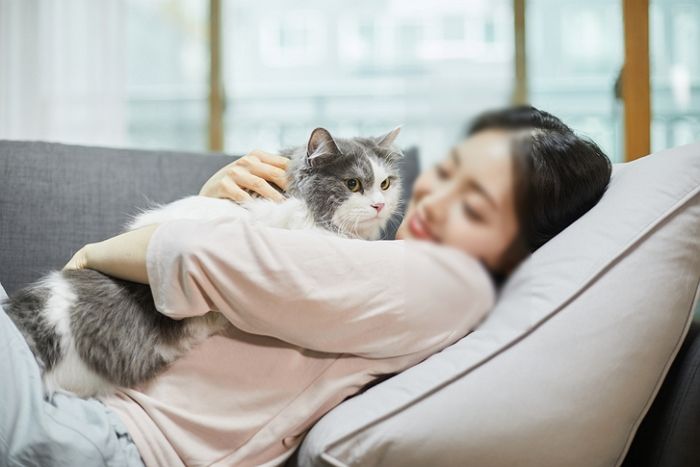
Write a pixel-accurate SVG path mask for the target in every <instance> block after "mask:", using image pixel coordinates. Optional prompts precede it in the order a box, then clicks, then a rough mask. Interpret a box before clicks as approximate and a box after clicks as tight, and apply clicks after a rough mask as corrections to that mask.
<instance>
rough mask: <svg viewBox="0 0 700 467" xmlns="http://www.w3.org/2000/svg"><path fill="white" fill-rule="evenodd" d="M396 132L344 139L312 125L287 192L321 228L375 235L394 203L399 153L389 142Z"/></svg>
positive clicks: (396, 202) (395, 207)
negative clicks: (307, 210)
mask: <svg viewBox="0 0 700 467" xmlns="http://www.w3.org/2000/svg"><path fill="white" fill-rule="evenodd" d="M398 134H399V129H398V128H397V129H395V130H393V131H391V132H389V133H387V134H386V135H382V136H380V137H377V138H360V137H356V138H348V139H343V138H333V137H332V136H331V134H330V133H329V132H328V131H327V130H325V129H323V128H317V129H316V130H314V131H313V133H312V134H311V137H310V138H309V142H308V144H307V147H306V154H305V155H301V154H300V155H298V157H296V158H295V163H294V164H293V165H292V167H291V174H290V175H291V177H290V193H292V194H294V195H295V196H298V197H301V198H303V199H304V200H305V201H306V203H307V205H308V206H309V208H310V210H311V212H312V214H313V216H314V219H315V221H316V222H317V223H319V224H320V225H321V226H322V227H324V228H327V229H330V230H333V231H338V232H340V233H343V234H345V235H349V236H352V237H358V238H365V239H376V238H379V236H380V234H381V231H382V229H384V228H385V227H386V226H387V224H388V222H390V221H391V220H392V216H394V215H395V214H396V213H397V210H398V207H399V201H400V195H401V179H400V178H399V168H398V163H399V161H400V160H401V158H402V157H403V155H402V153H401V152H400V151H399V150H398V149H397V148H395V147H394V146H393V144H392V143H393V142H394V140H395V139H396V137H397V136H398Z"/></svg>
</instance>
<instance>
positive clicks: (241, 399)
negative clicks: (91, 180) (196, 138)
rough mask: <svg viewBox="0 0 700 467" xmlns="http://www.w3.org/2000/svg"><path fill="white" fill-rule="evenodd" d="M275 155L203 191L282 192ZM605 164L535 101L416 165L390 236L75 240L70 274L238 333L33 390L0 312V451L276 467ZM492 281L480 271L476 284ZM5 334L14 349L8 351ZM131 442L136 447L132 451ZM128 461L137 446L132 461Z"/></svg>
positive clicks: (540, 229)
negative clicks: (100, 278) (211, 317)
mask: <svg viewBox="0 0 700 467" xmlns="http://www.w3.org/2000/svg"><path fill="white" fill-rule="evenodd" d="M284 167H285V161H284V159H282V158H278V157H276V156H272V155H268V154H264V153H260V152H255V153H252V154H251V155H248V156H246V157H245V158H243V159H241V160H239V161H237V162H234V163H233V164H231V165H230V166H228V167H225V168H224V169H222V170H221V171H219V172H218V173H217V174H215V175H214V176H213V177H212V178H211V179H210V180H209V181H208V182H207V183H206V184H205V186H204V187H203V188H202V193H201V194H203V195H207V196H221V197H229V198H232V199H234V200H238V201H243V200H244V199H246V197H247V196H249V195H248V194H247V192H246V191H245V190H244V189H251V190H253V191H256V192H258V193H259V194H261V195H262V196H268V197H270V198H276V199H277V198H278V197H279V195H278V193H277V192H276V191H275V190H273V189H272V188H271V187H270V186H268V185H267V184H265V183H261V181H262V180H267V181H271V182H275V183H276V184H277V185H279V186H281V187H284V185H285V181H284V176H283V174H284V170H283V169H284ZM610 173H611V164H610V161H609V160H608V158H607V157H606V156H605V154H603V152H602V151H601V150H600V149H599V148H598V147H597V146H596V145H595V144H594V143H592V142H590V141H588V140H585V139H582V138H580V137H578V136H576V135H575V134H574V133H573V132H572V131H571V130H570V129H569V128H568V127H567V126H566V125H564V124H563V123H562V122H561V121H559V120H558V119H557V118H555V117H553V116H551V115H549V114H547V113H546V112H542V111H539V110H537V109H534V108H532V107H518V108H512V109H504V110H499V111H494V112H489V113H486V114H483V115H482V116H480V117H479V118H477V120H476V121H475V122H474V123H473V125H472V127H471V129H470V131H469V136H468V137H467V138H466V139H465V140H464V141H463V142H461V143H460V144H458V145H457V146H455V147H454V148H453V150H452V151H450V154H449V155H448V157H447V158H445V160H443V161H442V162H441V163H440V164H439V165H438V166H436V167H434V168H431V169H429V170H428V171H426V172H424V173H423V174H421V175H420V177H419V178H418V179H417V181H416V183H415V185H414V187H413V194H412V197H411V200H410V203H409V205H408V208H407V212H406V215H405V217H404V219H403V222H402V223H401V225H400V227H399V229H398V232H397V239H399V240H403V241H378V242H366V241H361V240H350V239H341V238H335V237H328V236H319V235H316V234H312V233H310V232H304V231H286V230H279V229H270V228H263V227H256V226H254V225H250V224H247V223H245V222H241V221H236V222H233V221H228V220H225V219H217V220H214V221H210V222H204V223H202V222H193V221H186V220H183V221H173V222H168V223H165V224H162V225H153V226H148V227H144V228H142V229H138V230H135V231H131V232H127V233H124V234H122V235H119V236H117V237H114V238H111V239H108V240H105V241H103V242H99V243H95V244H90V245H87V246H86V247H84V248H83V249H81V250H80V251H79V252H78V253H76V254H75V256H74V257H73V258H72V259H71V261H70V262H69V263H68V264H67V265H66V268H92V269H97V270H99V271H102V272H104V273H106V274H110V275H113V276H116V277H120V278H123V279H128V280H132V281H137V282H141V283H149V284H150V285H151V288H152V291H153V296H154V299H155V302H156V306H157V308H158V310H159V311H160V312H162V313H164V314H166V315H168V316H171V317H173V318H176V319H177V318H184V317H187V316H195V315H200V314H204V313H206V312H208V311H209V310H215V311H218V312H221V313H223V314H224V315H225V316H226V317H227V318H228V319H229V320H230V321H231V322H232V323H233V324H234V325H235V326H236V327H235V328H232V330H231V332H230V333H228V334H227V335H224V336H214V337H212V338H210V339H208V340H207V341H205V342H204V343H203V344H202V345H201V346H199V347H197V348H195V349H193V350H192V351H191V352H190V353H189V354H187V355H186V356H184V357H183V358H181V359H180V360H178V361H177V362H175V363H174V364H173V365H172V366H171V367H170V368H169V369H168V370H167V371H165V372H164V373H162V374H161V375H159V376H158V377H157V378H155V379H154V380H153V381H151V382H149V383H148V384H145V385H142V386H141V387H139V388H133V389H124V390H123V391H120V392H119V393H118V394H117V396H115V397H110V398H106V399H104V400H102V401H97V400H94V399H91V400H82V399H79V398H76V397H73V396H71V395H66V394H60V393H59V394H56V395H55V396H54V397H53V398H52V399H50V400H43V399H42V395H41V392H42V390H41V385H40V383H39V373H38V369H37V368H36V364H35V363H34V361H33V359H32V358H31V355H30V354H29V350H28V348H27V347H26V345H24V342H23V341H22V339H21V336H20V334H19V333H18V332H17V330H16V329H15V328H14V327H13V326H12V324H11V323H10V322H9V319H7V317H6V316H5V315H4V313H2V314H0V319H1V320H2V321H0V324H1V326H0V330H2V333H3V335H2V336H0V342H3V345H5V347H6V348H5V349H4V351H5V353H6V354H9V358H6V359H5V360H4V361H3V363H2V365H3V366H2V367H0V371H2V372H3V373H5V374H10V375H12V377H13V378H14V380H15V381H17V382H18V384H16V385H15V386H13V387H4V388H3V389H2V391H4V393H3V394H0V396H2V399H3V401H12V403H10V404H6V405H5V406H4V408H3V409H1V410H4V412H3V413H2V417H1V418H0V423H2V424H3V425H2V426H0V448H2V449H3V450H5V451H7V453H8V455H7V456H3V457H4V458H7V459H9V460H10V461H13V462H16V463H18V464H20V465H79V464H82V465H91V462H95V463H100V464H106V465H142V461H145V464H146V465H148V466H153V465H168V466H175V465H210V464H213V463H216V464H217V465H278V464H279V463H281V462H283V461H284V460H285V459H286V458H287V457H288V456H289V455H290V454H291V453H292V452H293V450H294V448H295V447H296V446H297V445H298V444H299V443H300V442H301V440H302V438H303V435H304V434H305V433H306V432H307V431H308V429H309V428H310V427H311V426H312V425H313V423H314V422H315V421H316V420H318V418H320V417H321V416H322V415H323V414H324V413H326V412H327V411H328V410H330V409H331V408H332V407H333V406H335V405H337V404H338V403H339V402H341V401H342V400H344V399H345V398H347V397H349V396H351V395H353V394H355V393H356V392H357V391H358V390H360V389H361V388H362V387H363V386H365V385H366V384H368V383H370V382H372V381H374V380H376V378H377V377H378V376H380V375H386V374H391V373H395V372H398V371H402V370H404V369H406V368H408V367H410V366H412V365H415V364H416V363H418V362H420V361H422V360H424V359H425V358H427V357H428V356H429V355H431V354H433V353H435V352H437V351H439V350H441V349H442V348H444V347H446V346H448V345H450V344H452V343H453V342H455V341H456V340H458V339H460V338H461V337H462V336H464V335H465V334H467V333H468V332H469V331H470V330H471V329H473V328H474V326H476V325H477V324H478V323H479V322H480V321H481V320H482V319H483V318H484V316H485V314H486V313H487V312H488V310H489V309H490V308H491V307H492V305H493V303H494V300H495V295H496V294H495V292H496V289H495V288H494V284H493V282H492V281H491V279H492V278H493V279H495V282H496V283H497V284H498V283H500V282H502V281H503V280H504V278H505V277H507V276H508V274H510V273H511V272H512V271H513V269H514V268H515V267H517V265H518V264H519V263H520V262H522V260H523V259H525V258H526V257H527V256H528V255H529V254H531V253H532V252H533V251H535V250H536V249H537V248H539V247H540V246H541V245H543V244H544V243H545V242H547V241H548V240H549V239H550V238H552V237H553V236H554V235H556V234H557V233H558V232H560V231H561V230H562V229H564V228H565V227H566V226H567V225H569V224H570V223H571V222H573V221H574V220H575V219H577V218H578V217H579V216H580V215H582V214H583V213H585V212H586V211H587V210H588V209H590V208H591V207H592V206H593V205H594V204H595V203H596V202H597V201H598V199H599V198H600V197H601V195H602V194H603V192H604V190H605V188H606V186H607V183H608V181H609V178H610ZM489 275H490V276H491V277H489ZM8 342H11V343H12V345H9V344H8ZM134 442H135V444H134ZM139 454H140V455H139Z"/></svg>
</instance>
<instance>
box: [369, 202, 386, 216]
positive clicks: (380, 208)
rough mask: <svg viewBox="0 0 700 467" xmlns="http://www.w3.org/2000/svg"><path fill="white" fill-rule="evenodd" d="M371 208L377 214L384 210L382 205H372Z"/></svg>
mask: <svg viewBox="0 0 700 467" xmlns="http://www.w3.org/2000/svg"><path fill="white" fill-rule="evenodd" d="M372 207H373V208H374V209H376V210H377V214H379V213H380V212H382V209H384V203H374V204H372Z"/></svg>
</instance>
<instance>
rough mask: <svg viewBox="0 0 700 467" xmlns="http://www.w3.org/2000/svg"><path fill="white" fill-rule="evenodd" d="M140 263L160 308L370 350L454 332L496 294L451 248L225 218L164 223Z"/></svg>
mask: <svg viewBox="0 0 700 467" xmlns="http://www.w3.org/2000/svg"><path fill="white" fill-rule="evenodd" d="M147 270H148V277H149V282H150V284H151V289H152V291H153V297H154V300H155V304H156V307H157V309H158V310H159V311H160V312H161V313H163V314H165V315H167V316H170V317H172V318H175V319H181V318H186V317H191V316H198V315H203V314H205V313H207V312H208V311H210V310H214V311H218V312H221V313H223V314H224V315H225V316H226V317H227V318H228V320H229V321H230V322H231V323H233V324H234V325H235V326H236V327H238V328H240V329H241V330H243V331H246V332H249V333H254V334H261V335H267V336H273V337H276V338H278V339H282V340H284V341H287V342H289V343H292V344H294V345H299V346H301V347H304V348H308V349H312V350H318V351H323V352H332V353H351V354H356V355H360V356H364V357H368V358H386V357H392V356H399V355H405V354H409V353H413V352H419V351H424V350H425V349H428V348H431V347H434V346H436V345H439V344H440V343H441V342H444V341H446V340H448V339H450V338H452V337H455V334H457V333H459V334H460V336H457V337H461V335H465V334H467V333H468V332H469V331H470V330H471V329H472V328H473V327H474V326H475V325H476V324H477V323H478V322H479V321H481V320H482V319H483V317H484V316H485V315H486V313H487V312H488V311H489V310H490V308H491V307H492V305H493V302H494V296H495V292H494V289H493V285H492V283H491V280H490V278H489V277H488V275H487V273H486V271H485V269H484V268H483V266H482V265H481V263H479V262H478V261H477V260H475V259H474V258H472V257H470V256H467V255H465V254H463V253H461V252H459V251H457V250H453V249H450V248H446V247H439V246H436V245H431V244H428V243H426V242H418V241H364V240H350V239H343V238H337V237H333V236H327V235H322V234H319V233H315V232H309V231H302V230H283V229H276V228H270V227H262V226H257V225H252V224H250V223H248V222H247V221H241V220H230V219H226V218H219V219H215V220H211V221H207V222H202V221H191V220H176V221H171V222H167V223H164V224H161V225H160V226H159V227H158V228H157V229H156V231H155V232H154V234H153V236H152V237H151V240H150V243H149V245H148V250H147Z"/></svg>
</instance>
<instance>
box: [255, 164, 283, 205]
mask: <svg viewBox="0 0 700 467" xmlns="http://www.w3.org/2000/svg"><path fill="white" fill-rule="evenodd" d="M248 169H249V170H250V173H251V174H253V175H257V176H258V177H260V178H264V179H265V180H267V181H268V182H272V183H274V184H275V185H277V186H278V187H280V188H282V189H283V190H285V191H286V190H287V172H285V171H284V169H280V168H279V167H276V166H274V165H270V164H267V163H264V162H251V164H250V166H249V167H248ZM275 191H276V190H275ZM261 194H262V193H261ZM282 199H284V198H282Z"/></svg>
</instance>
